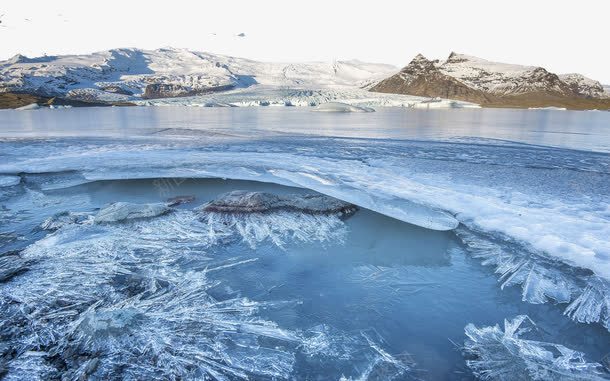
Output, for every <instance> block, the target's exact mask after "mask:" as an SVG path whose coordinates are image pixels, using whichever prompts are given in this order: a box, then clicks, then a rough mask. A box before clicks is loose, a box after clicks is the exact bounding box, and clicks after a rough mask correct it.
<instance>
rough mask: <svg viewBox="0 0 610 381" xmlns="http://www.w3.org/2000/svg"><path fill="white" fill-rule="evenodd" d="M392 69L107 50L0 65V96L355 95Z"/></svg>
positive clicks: (128, 98)
mask: <svg viewBox="0 0 610 381" xmlns="http://www.w3.org/2000/svg"><path fill="white" fill-rule="evenodd" d="M394 71H396V68H395V67H394V66H391V65H385V64H371V63H364V62H360V61H355V60H354V61H336V62H331V63H324V62H313V63H302V64H291V63H264V62H257V61H252V60H248V59H243V58H235V57H228V56H222V55H215V54H210V53H202V52H194V51H189V50H186V49H174V48H164V49H157V50H140V49H114V50H109V51H104V52H98V53H93V54H90V55H74V56H48V57H40V58H28V57H25V56H22V55H17V56H15V57H13V58H11V59H10V60H8V61H4V62H0V92H19V93H30V94H35V95H40V96H49V97H50V96H59V97H64V98H68V99H73V100H82V101H102V102H104V101H105V102H121V101H125V102H128V101H132V100H134V99H155V98H168V97H180V96H193V95H199V94H205V93H211V92H217V91H225V90H229V89H234V88H243V87H248V86H251V85H256V84H260V85H271V86H278V87H299V88H341V87H352V88H360V87H364V86H367V85H371V84H373V83H375V82H377V81H379V80H380V79H382V78H384V77H385V76H387V75H389V74H390V73H392V72H394Z"/></svg>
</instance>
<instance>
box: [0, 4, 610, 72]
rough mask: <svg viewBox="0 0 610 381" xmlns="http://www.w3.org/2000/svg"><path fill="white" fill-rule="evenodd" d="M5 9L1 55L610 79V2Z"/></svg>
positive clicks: (0, 32)
mask: <svg viewBox="0 0 610 381" xmlns="http://www.w3.org/2000/svg"><path fill="white" fill-rule="evenodd" d="M2 14H4V16H2V17H1V18H0V20H1V24H0V59H7V58H9V57H11V56H13V55H14V54H16V53H22V54H25V55H28V56H38V55H43V54H45V53H46V54H49V55H53V54H71V53H90V52H93V51H99V50H106V49H111V48H119V47H137V48H145V49H155V48H159V47H166V46H173V47H178V48H189V49H193V50H198V51H208V52H212V53H221V54H228V55H234V56H240V57H246V58H252V59H258V60H267V61H289V62H298V61H331V60H334V59H352V58H357V59H360V60H362V61H370V62H383V63H391V64H394V65H397V66H400V67H402V66H404V65H406V64H407V63H408V62H409V61H410V60H411V59H412V58H413V56H415V55H416V54H417V53H422V54H424V55H425V56H427V57H428V58H441V59H444V58H446V57H447V56H448V55H449V53H450V52H451V51H456V52H459V53H464V54H469V55H475V56H479V57H481V58H486V59H490V60H495V61H501V62H508V63H519V64H527V65H538V66H543V67H545V68H547V69H548V70H550V71H553V72H556V73H569V72H579V73H581V74H584V75H586V76H589V77H591V78H594V79H597V80H599V81H601V82H603V83H606V84H610V64H609V61H610V49H609V48H608V46H609V42H608V40H609V36H610V27H609V25H610V21H608V20H610V17H609V15H610V1H609V0H571V1H565V0H555V1H550V0H498V1H492V0H486V1H483V0H459V1H455V0H434V1H422V0H420V1H404V0H394V1H389V0H373V1H366V2H365V1H332V0H324V1H320V0H307V1H290V0H284V1H277V0H260V1H252V0H250V1H247V0H233V1H228V0H224V1H221V0H219V1H213V2H212V1H184V0H173V1H166V0H157V1H150V0H149V1H144V0H121V1H118V0H100V1H85V0H52V1H49V0H30V1H26V0H21V1H9V0H2V1H1V2H0V15H2ZM26 19H27V20H26ZM28 20H29V21H28ZM239 33H245V35H246V36H245V37H238V36H237V34H239Z"/></svg>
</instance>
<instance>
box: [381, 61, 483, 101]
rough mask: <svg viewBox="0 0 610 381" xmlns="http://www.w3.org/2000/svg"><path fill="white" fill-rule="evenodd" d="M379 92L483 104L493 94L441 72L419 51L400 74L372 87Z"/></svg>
mask: <svg viewBox="0 0 610 381" xmlns="http://www.w3.org/2000/svg"><path fill="white" fill-rule="evenodd" d="M371 91H374V92H379V93H392V94H408V95H418V96H422V97H432V98H435V97H441V98H448V99H457V100H462V101H468V102H475V103H484V102H487V101H489V100H490V99H491V98H492V97H491V96H490V95H487V94H485V93H483V92H482V91H479V90H476V89H473V88H470V87H468V86H466V85H465V84H464V83H462V82H460V81H458V80H457V79H455V78H453V77H450V76H448V75H445V74H443V73H441V71H440V70H439V69H438V68H437V67H436V65H435V62H434V61H430V60H428V59H426V58H425V57H424V56H422V55H421V54H418V55H417V56H416V57H415V58H414V59H413V60H412V61H411V63H409V65H407V66H406V67H404V68H403V69H402V70H401V71H400V72H399V73H397V74H395V75H393V76H391V77H389V78H386V79H384V80H383V81H381V82H379V83H378V84H377V85H375V86H373V87H372V88H371Z"/></svg>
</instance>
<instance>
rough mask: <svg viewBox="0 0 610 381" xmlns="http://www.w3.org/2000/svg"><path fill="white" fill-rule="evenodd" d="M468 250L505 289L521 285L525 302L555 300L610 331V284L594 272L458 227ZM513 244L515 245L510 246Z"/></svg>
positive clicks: (575, 317)
mask: <svg viewBox="0 0 610 381" xmlns="http://www.w3.org/2000/svg"><path fill="white" fill-rule="evenodd" d="M456 234H457V236H458V237H459V238H460V240H461V241H462V242H463V243H464V244H465V245H466V247H467V251H468V253H470V255H472V256H473V257H474V258H477V259H479V260H481V263H482V264H483V265H485V266H493V267H494V268H495V272H496V274H498V275H499V281H500V282H501V286H500V287H501V288H502V289H504V287H509V286H521V290H522V291H521V295H522V300H523V301H524V302H528V303H532V304H542V303H547V302H550V301H553V302H555V303H562V304H567V303H569V305H568V306H567V307H566V309H565V312H564V314H565V315H567V316H569V317H570V318H571V319H572V320H574V321H577V322H579V323H599V324H601V325H603V326H604V327H606V329H608V330H610V283H609V282H608V281H607V280H605V279H603V278H600V277H598V276H596V275H593V274H591V272H589V271H586V270H583V269H578V268H573V267H570V266H568V265H566V264H563V263H561V262H558V261H556V260H553V259H550V258H547V257H545V256H543V255H540V254H537V253H536V252H534V251H532V250H531V249H528V248H526V247H523V246H522V245H518V244H515V243H511V242H510V240H508V241H507V240H505V241H504V242H502V243H501V242H497V241H495V240H493V239H491V238H484V237H483V236H481V235H479V234H477V233H474V232H472V231H469V230H468V229H465V228H460V229H457V230H456ZM511 245H512V247H510V246H511Z"/></svg>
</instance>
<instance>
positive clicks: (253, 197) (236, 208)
mask: <svg viewBox="0 0 610 381" xmlns="http://www.w3.org/2000/svg"><path fill="white" fill-rule="evenodd" d="M357 209H358V208H357V207H356V206H355V205H353V204H350V203H347V202H345V201H341V200H338V199H336V198H333V197H329V196H325V195H321V194H304V195H303V194H291V195H276V194H272V193H265V192H247V191H240V190H238V191H233V192H229V193H225V194H223V195H220V196H219V197H218V198H217V199H216V200H214V201H212V202H209V203H207V204H205V205H203V206H202V207H201V208H200V210H201V211H204V212H215V213H226V214H250V213H273V212H283V211H287V212H300V213H305V214H324V215H330V214H338V215H341V216H345V217H347V216H350V215H352V214H354V213H355V212H356V210H357Z"/></svg>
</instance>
